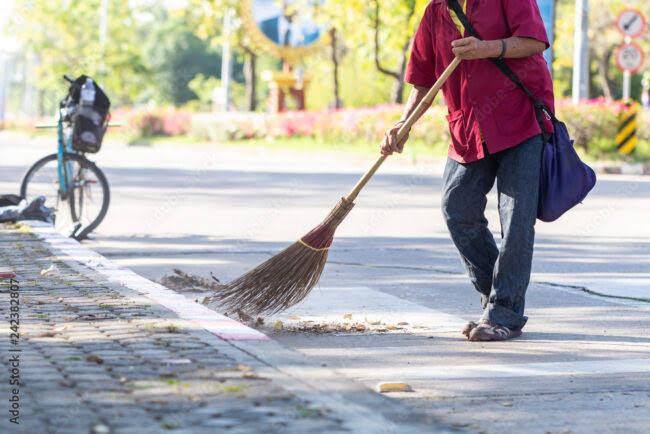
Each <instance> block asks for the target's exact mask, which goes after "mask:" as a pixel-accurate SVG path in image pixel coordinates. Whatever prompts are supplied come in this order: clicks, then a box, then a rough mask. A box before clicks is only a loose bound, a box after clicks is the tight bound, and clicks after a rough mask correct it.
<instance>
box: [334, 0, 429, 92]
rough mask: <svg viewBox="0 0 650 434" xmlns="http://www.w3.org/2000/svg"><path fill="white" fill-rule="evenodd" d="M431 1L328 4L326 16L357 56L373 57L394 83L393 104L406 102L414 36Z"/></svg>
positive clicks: (338, 0) (347, 0) (356, 0)
mask: <svg viewBox="0 0 650 434" xmlns="http://www.w3.org/2000/svg"><path fill="white" fill-rule="evenodd" d="M427 3H428V1H427V0H381V1H380V0H371V1H366V0H328V1H327V2H325V4H324V7H323V9H324V15H325V16H326V17H327V19H328V20H329V21H330V22H331V24H332V26H333V27H335V28H337V29H345V32H342V34H341V35H340V38H339V39H342V40H343V41H344V42H345V44H346V46H349V47H350V51H351V52H352V51H353V52H354V53H355V54H356V55H357V56H369V57H370V58H371V59H373V63H374V67H375V68H376V70H377V71H379V72H380V73H381V74H383V75H386V76H388V77H390V78H392V79H393V90H392V93H391V100H392V101H393V102H396V103H401V102H403V95H404V74H405V71H406V65H407V60H408V52H409V48H410V46H411V42H412V39H413V35H414V33H415V29H416V26H417V24H418V23H419V21H420V19H421V17H422V13H423V11H424V8H425V7H426V5H427Z"/></svg>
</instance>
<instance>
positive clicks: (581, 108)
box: [556, 98, 625, 155]
mask: <svg viewBox="0 0 650 434" xmlns="http://www.w3.org/2000/svg"><path fill="white" fill-rule="evenodd" d="M624 108H625V105H624V104H623V103H621V102H619V101H609V100H606V99H604V98H599V99H593V100H589V101H585V102H583V103H581V104H580V105H573V104H572V103H571V101H570V100H560V101H558V102H557V104H556V111H557V116H558V118H559V119H560V120H561V121H563V122H564V123H566V125H567V128H568V129H569V132H570V133H571V136H572V137H573V139H574V140H575V143H576V146H578V147H581V148H583V149H585V150H587V151H589V152H590V153H593V154H596V155H598V154H602V153H604V152H609V151H614V150H615V149H616V146H615V144H614V138H615V136H616V131H617V129H618V116H619V113H620V112H621V111H622V110H623V109H624Z"/></svg>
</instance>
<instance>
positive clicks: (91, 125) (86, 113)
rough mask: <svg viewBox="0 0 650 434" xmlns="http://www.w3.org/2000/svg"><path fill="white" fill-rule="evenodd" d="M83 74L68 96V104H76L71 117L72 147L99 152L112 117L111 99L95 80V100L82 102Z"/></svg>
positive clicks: (84, 78)
mask: <svg viewBox="0 0 650 434" xmlns="http://www.w3.org/2000/svg"><path fill="white" fill-rule="evenodd" d="M88 78H90V77H88V76H86V75H82V76H80V77H79V78H77V79H76V80H75V81H74V82H73V83H72V84H71V85H70V90H69V93H68V96H67V98H66V100H67V102H68V104H74V105H75V106H76V110H75V114H74V116H72V118H71V119H70V120H71V122H72V149H74V150H75V151H78V152H85V153H95V152H99V150H100V149H101V146H102V140H103V139H104V134H105V133H106V128H107V127H108V121H109V119H110V107H111V101H110V100H109V99H108V96H106V93H105V92H104V91H103V90H102V88H101V87H100V86H99V85H98V84H97V83H96V82H95V81H94V80H93V86H94V87H95V100H94V102H93V104H92V106H90V105H82V104H81V88H82V87H83V85H84V83H85V82H86V79H88Z"/></svg>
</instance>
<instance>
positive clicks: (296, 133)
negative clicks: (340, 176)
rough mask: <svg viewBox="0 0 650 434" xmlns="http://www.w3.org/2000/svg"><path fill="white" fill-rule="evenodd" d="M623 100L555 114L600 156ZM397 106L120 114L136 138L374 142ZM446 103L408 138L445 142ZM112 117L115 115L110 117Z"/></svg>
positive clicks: (648, 136) (649, 120) (564, 104)
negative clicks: (250, 111)
mask: <svg viewBox="0 0 650 434" xmlns="http://www.w3.org/2000/svg"><path fill="white" fill-rule="evenodd" d="M623 108H624V105H623V104H622V103H620V102H616V101H608V100H605V99H603V98H601V99H594V100H589V101H585V102H583V103H582V104H580V105H577V106H574V105H573V104H571V102H570V101H569V100H558V101H557V103H556V111H557V116H558V118H559V119H560V120H562V121H564V122H565V123H566V124H567V127H568V128H569V132H570V133H571V135H572V137H573V138H574V139H575V141H576V146H578V147H581V148H583V149H585V150H586V151H588V152H589V153H590V154H592V155H595V156H600V155H604V154H608V153H613V152H615V151H616V146H615V144H614V137H615V135H616V130H617V127H618V116H619V113H620V112H621V110H622V109H623ZM402 110H403V107H402V106H400V105H382V106H377V107H371V108H361V109H342V110H323V111H307V112H286V113H280V114H265V113H191V112H189V111H186V110H185V111H184V110H175V109H156V110H149V111H131V112H121V113H120V114H121V116H122V118H125V119H128V124H129V125H130V126H131V128H132V129H133V131H134V133H135V134H136V135H138V136H139V137H152V136H176V135H185V134H190V135H192V136H194V137H196V138H198V139H202V140H210V141H215V142H220V141H221V142H222V141H232V140H251V139H283V138H293V137H310V138H313V139H315V140H318V141H320V142H324V143H332V144H356V143H372V144H374V143H377V142H378V141H380V140H381V139H382V137H383V135H384V133H385V132H386V129H387V128H388V127H389V126H390V125H393V124H394V123H395V121H397V120H398V119H399V118H400V116H401V114H402ZM446 114H447V108H446V107H445V106H441V105H434V106H433V107H432V108H431V109H430V110H429V111H428V112H427V113H426V114H425V115H424V117H423V118H422V119H421V120H420V122H419V123H418V124H417V125H416V126H415V127H414V128H413V131H412V132H411V140H412V141H417V142H420V143H423V144H426V145H431V146H446V145H447V144H448V143H449V141H450V138H449V130H448V126H447V121H446V119H445V115H446ZM115 118H116V116H114V119H115ZM646 126H649V127H650V114H649V113H647V112H642V114H641V115H640V116H639V129H638V131H639V138H640V139H641V140H650V128H646Z"/></svg>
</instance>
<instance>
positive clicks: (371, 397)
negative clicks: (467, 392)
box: [20, 221, 461, 434]
mask: <svg viewBox="0 0 650 434" xmlns="http://www.w3.org/2000/svg"><path fill="white" fill-rule="evenodd" d="M20 223H21V224H22V225H24V226H26V227H27V228H29V229H30V232H31V233H33V234H34V235H36V236H37V237H38V238H39V239H40V240H42V241H43V242H45V243H47V244H49V247H50V250H52V251H53V252H55V253H56V254H57V255H59V256H60V260H62V261H63V262H64V263H66V265H68V266H70V267H71V268H73V269H75V270H76V271H78V272H81V273H83V272H84V271H86V273H87V272H88V271H87V270H89V269H90V270H92V271H94V272H97V273H99V274H100V275H101V276H103V277H105V278H107V280H108V281H109V282H110V284H111V285H112V286H115V287H116V289H118V290H120V292H123V293H126V295H128V293H131V294H133V292H135V293H137V294H139V295H142V296H144V297H146V298H147V299H149V300H151V301H152V302H154V303H155V304H158V305H162V306H163V307H165V308H167V309H169V310H171V311H173V312H174V313H176V314H177V315H178V316H179V318H180V319H183V320H187V321H191V322H193V323H195V324H196V325H197V328H198V329H197V332H201V331H207V332H208V333H201V336H202V339H204V340H205V341H206V342H209V343H210V344H211V345H213V346H214V347H216V348H217V349H218V351H220V352H222V353H224V354H226V355H228V356H229V357H231V358H232V359H234V360H236V361H238V362H239V363H243V364H246V365H249V366H252V367H254V368H255V370H256V371H257V372H258V373H259V374H261V375H262V376H264V377H266V378H269V379H271V380H272V381H274V382H276V384H278V385H280V386H282V387H283V388H284V389H285V390H287V391H289V392H291V393H293V394H295V395H296V396H299V397H300V398H302V399H305V400H307V401H309V402H311V403H312V404H315V405H317V406H322V407H323V408H327V409H329V410H331V411H332V412H334V413H335V414H336V415H337V417H339V418H340V419H341V420H342V421H343V422H344V425H345V426H346V427H347V428H348V429H349V430H350V432H353V433H363V434H365V433H368V434H375V433H380V434H383V433H386V434H389V433H391V434H392V433H413V434H419V433H458V432H461V431H459V430H457V429H451V428H447V427H443V426H441V425H440V423H439V422H437V421H435V420H433V419H432V418H431V417H430V416H426V415H424V414H422V413H419V412H418V411H417V410H415V409H413V408H410V407H409V406H407V405H406V404H404V403H403V402H402V401H399V400H393V399H390V398H388V397H386V396H384V395H380V394H377V393H375V392H373V391H371V390H370V389H368V388H366V387H365V386H362V385H360V384H358V383H355V382H354V381H352V380H350V379H347V378H345V377H343V375H342V374H340V373H339V372H337V371H334V370H332V369H329V368H326V367H324V366H318V365H315V364H314V361H313V360H312V359H309V358H308V357H307V356H304V355H302V354H300V353H298V352H295V351H292V350H289V349H287V348H285V347H283V346H282V345H281V344H279V343H278V342H276V341H273V340H271V339H270V338H269V337H267V336H266V335H264V334H262V333H261V332H259V331H257V330H254V329H250V328H249V327H246V326H245V325H243V324H241V323H238V322H237V321H235V320H232V319H230V318H227V317H225V316H223V315H221V314H219V313H217V312H215V311H213V310H210V309H208V308H207V307H205V306H203V305H200V304H198V303H195V302H193V301H191V300H188V299H187V298H186V297H184V296H182V295H180V294H177V293H175V292H173V291H171V290H169V289H167V288H165V287H164V286H162V285H160V284H157V283H155V282H151V281H149V280H148V279H145V278H143V277H141V276H139V275H137V274H135V273H134V272H133V271H131V270H129V269H126V268H123V267H120V266H118V265H116V264H113V263H112V262H111V261H110V260H108V259H106V258H105V257H103V256H102V255H100V254H98V253H96V252H94V251H92V250H90V249H88V248H86V247H84V246H83V245H81V244H80V243H79V242H77V241H75V240H73V239H70V238H66V237H64V236H63V235H61V234H58V233H57V232H55V231H54V230H53V228H52V227H51V226H50V225H47V224H45V223H42V222H36V221H26V222H20ZM201 329H202V330H201Z"/></svg>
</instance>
